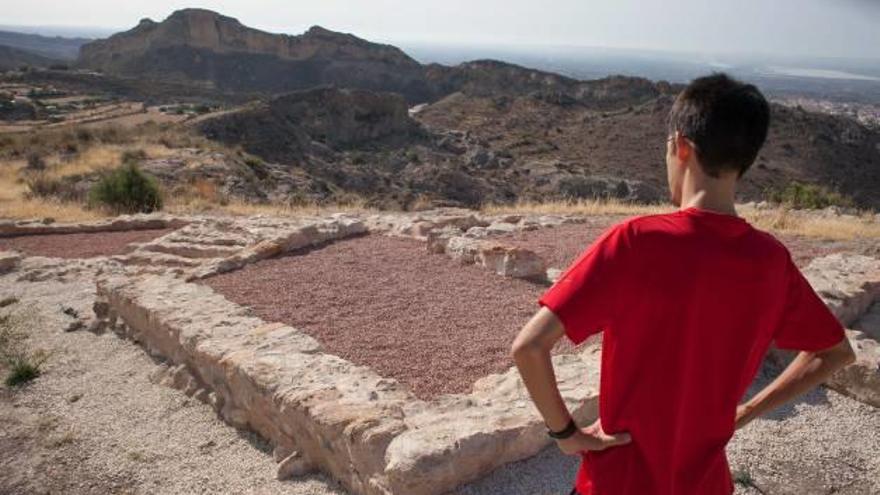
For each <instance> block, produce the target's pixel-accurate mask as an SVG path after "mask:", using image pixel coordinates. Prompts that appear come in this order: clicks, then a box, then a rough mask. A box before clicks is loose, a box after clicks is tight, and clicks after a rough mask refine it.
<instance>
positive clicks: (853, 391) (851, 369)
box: [826, 332, 880, 407]
mask: <svg viewBox="0 0 880 495" xmlns="http://www.w3.org/2000/svg"><path fill="white" fill-rule="evenodd" d="M853 333H854V334H855V335H854V336H855V338H850V343H851V344H852V346H853V350H855V352H856V361H855V362H854V363H853V364H851V365H849V366H847V367H846V368H844V369H842V370H840V371H838V372H837V373H835V374H834V375H832V376H831V378H829V379H828V381H827V382H826V384H827V385H828V386H829V387H831V388H833V389H835V390H837V391H838V392H840V393H842V394H844V395H848V396H850V397H853V398H854V399H857V400H859V401H862V402H864V403H866V404H870V405H872V406H874V407H880V344H878V343H877V341H875V340H873V339H870V338H866V337H865V335H864V334H862V333H861V332H853Z"/></svg>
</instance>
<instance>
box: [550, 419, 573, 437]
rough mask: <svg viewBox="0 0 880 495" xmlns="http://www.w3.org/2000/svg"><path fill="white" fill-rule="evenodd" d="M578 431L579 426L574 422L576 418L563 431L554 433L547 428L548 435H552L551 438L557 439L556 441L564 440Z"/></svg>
mask: <svg viewBox="0 0 880 495" xmlns="http://www.w3.org/2000/svg"><path fill="white" fill-rule="evenodd" d="M577 430H578V427H577V424H576V423H575V422H574V418H572V419H571V421H569V422H568V425H567V426H566V427H565V428H564V429H563V430H561V431H553V430H551V429H550V428H549V427H548V428H547V435H550V438H555V439H556V440H564V439H566V438H568V437H570V436H572V435H574V433H575V432H576V431H577Z"/></svg>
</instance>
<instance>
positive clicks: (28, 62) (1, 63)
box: [0, 45, 58, 71]
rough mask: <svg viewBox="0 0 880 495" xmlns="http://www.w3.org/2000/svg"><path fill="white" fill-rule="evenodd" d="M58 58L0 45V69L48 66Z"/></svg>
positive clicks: (56, 61)
mask: <svg viewBox="0 0 880 495" xmlns="http://www.w3.org/2000/svg"><path fill="white" fill-rule="evenodd" d="M55 63H58V60H56V59H51V58H48V57H44V56H42V55H38V54H36V53H33V52H29V51H25V50H21V49H18V48H14V47H11V46H6V45H0V71H4V70H11V69H18V68H19V67H22V66H29V67H48V66H50V65H52V64H55Z"/></svg>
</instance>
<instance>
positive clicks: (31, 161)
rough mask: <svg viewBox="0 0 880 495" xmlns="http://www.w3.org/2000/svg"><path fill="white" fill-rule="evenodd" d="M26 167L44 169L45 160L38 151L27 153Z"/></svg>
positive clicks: (37, 169) (34, 169)
mask: <svg viewBox="0 0 880 495" xmlns="http://www.w3.org/2000/svg"><path fill="white" fill-rule="evenodd" d="M27 169H28V170H33V171H40V170H46V160H44V159H43V157H42V155H40V154H39V153H28V156H27Z"/></svg>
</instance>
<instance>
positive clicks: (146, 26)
mask: <svg viewBox="0 0 880 495" xmlns="http://www.w3.org/2000/svg"><path fill="white" fill-rule="evenodd" d="M79 65H80V66H82V67H85V68H89V69H97V70H101V71H104V72H107V73H111V74H118V75H129V76H147V77H153V78H170V79H177V80H187V81H195V82H200V83H204V84H207V85H210V86H213V87H216V88H218V89H222V90H232V91H264V92H283V91H291V90H296V89H304V88H309V87H314V86H317V85H321V84H336V85H339V86H347V87H359V88H365V89H377V90H386V91H395V92H399V93H401V94H404V95H406V96H407V97H408V98H410V99H412V100H414V101H416V100H422V99H425V98H426V97H427V89H426V88H425V86H424V83H423V80H422V72H421V65H420V64H419V63H418V62H416V61H415V60H413V59H412V58H410V57H409V56H408V55H406V54H405V53H403V52H402V51H401V50H399V49H398V48H395V47H393V46H389V45H382V44H377V43H371V42H368V41H365V40H362V39H360V38H357V37H355V36H353V35H350V34H343V33H336V32H333V31H329V30H326V29H323V28H321V27H318V26H315V27H313V28H311V29H309V30H308V31H307V32H306V33H304V34H302V35H298V36H290V35H285V34H272V33H267V32H263V31H259V30H256V29H253V28H249V27H247V26H244V25H242V24H241V23H240V22H238V21H237V20H236V19H233V18H231V17H226V16H222V15H220V14H217V13H215V12H211V11H208V10H201V9H185V10H179V11H176V12H174V13H173V14H171V15H170V16H169V17H168V18H167V19H165V20H164V21H162V22H155V21H152V20H150V19H143V20H142V21H141V22H140V23H139V24H138V25H137V26H136V27H135V28H133V29H131V30H129V31H125V32H122V33H117V34H115V35H113V36H111V37H109V38H107V39H103V40H98V41H94V42H92V43H88V44H86V45H84V46H83V47H82V50H81V54H80V58H79Z"/></svg>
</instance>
